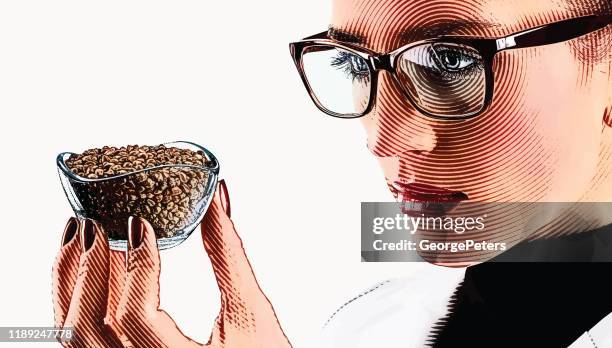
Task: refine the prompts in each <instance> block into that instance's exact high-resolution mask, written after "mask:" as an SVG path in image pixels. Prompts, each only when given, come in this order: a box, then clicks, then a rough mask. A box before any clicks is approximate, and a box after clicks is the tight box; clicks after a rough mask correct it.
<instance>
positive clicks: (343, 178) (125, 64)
mask: <svg viewBox="0 0 612 348" xmlns="http://www.w3.org/2000/svg"><path fill="white" fill-rule="evenodd" d="M330 10H331V1H330V0H309V1H299V2H298V1H286V0H284V1H283V0H277V1H266V2H261V1H241V2H232V1H163V2H161V1H151V0H148V1H104V2H101V1H100V2H89V1H28V0H20V1H16V0H15V1H2V2H1V3H0V120H1V122H2V126H1V127H0V128H1V130H0V132H1V136H0V141H1V144H0V145H1V147H0V149H1V151H2V160H3V162H2V163H3V164H2V170H1V171H0V176H1V178H0V185H2V186H1V191H0V193H1V199H0V208H1V210H0V211H1V214H2V215H1V217H2V227H1V232H0V233H1V234H2V235H1V241H2V244H0V267H1V268H0V269H1V271H2V274H1V277H2V282H1V284H0V326H17V325H23V326H43V325H45V326H46V325H52V322H53V313H52V303H51V267H52V264H53V260H54V258H55V255H56V253H57V251H58V248H59V245H60V238H61V233H62V229H63V227H64V225H65V223H66V220H67V218H68V216H70V215H71V214H72V211H71V209H70V207H69V205H68V202H67V200H66V198H65V197H64V193H63V191H62V189H61V187H60V183H59V179H58V177H57V172H56V167H55V156H56V155H57V154H58V153H59V152H62V151H75V152H80V151H82V150H85V149H87V148H90V147H97V146H102V145H106V144H114V145H123V144H128V143H129V144H158V143H162V142H166V141H172V140H190V141H194V142H196V143H199V144H202V145H204V146H206V147H208V148H209V149H210V150H212V151H213V153H215V154H216V155H217V157H218V158H219V159H220V162H221V175H222V177H224V178H225V179H226V180H227V184H228V188H229V191H230V197H231V203H232V208H233V219H234V221H235V223H236V225H237V228H238V229H239V232H240V234H241V236H242V238H243V240H244V244H245V246H246V249H247V253H248V255H249V257H250V260H251V263H252V265H253V266H254V269H255V271H256V273H257V276H258V279H259V281H260V283H261V286H262V288H263V289H264V290H265V292H266V293H267V295H268V296H269V297H270V298H271V300H272V302H273V304H274V306H275V308H276V310H277V314H278V316H279V318H280V320H281V322H282V325H283V328H284V329H285V332H286V334H287V335H288V336H289V338H290V339H291V341H292V343H293V344H294V346H296V347H308V346H311V345H312V342H314V340H315V339H316V337H317V335H318V334H319V332H320V330H321V327H322V325H323V324H324V322H325V321H326V320H327V318H328V317H329V315H330V314H331V313H333V312H334V311H335V310H336V309H337V308H338V307H339V306H340V305H341V304H342V303H344V302H345V301H346V300H347V299H349V298H350V297H352V296H354V295H356V294H357V293H358V292H360V291H361V290H364V289H365V288H367V287H369V286H370V285H372V284H374V283H376V282H378V281H380V280H383V279H387V278H389V277H395V276H400V275H405V274H409V273H411V272H412V271H414V270H415V269H416V268H420V267H425V266H424V265H416V264H411V265H409V264H365V263H361V262H360V254H359V250H360V248H359V243H360V238H359V217H360V214H359V207H360V202H361V201H387V200H390V199H392V197H391V196H390V194H389V193H388V192H387V189H386V187H385V184H384V179H383V176H382V173H381V171H380V170H379V169H378V166H377V163H376V161H375V160H374V158H373V157H372V156H371V155H370V154H369V152H368V150H367V149H366V146H365V136H364V132H363V131H362V129H361V125H360V123H359V121H350V120H338V119H333V118H330V117H325V116H324V115H323V114H322V113H320V112H318V110H316V109H315V107H314V105H312V104H311V102H310V100H309V98H308V97H307V94H306V92H305V90H304V88H303V86H302V84H301V81H300V80H299V77H298V75H297V73H296V71H295V68H294V66H293V62H292V61H291V59H290V55H289V50H288V43H289V42H290V41H293V40H297V39H300V38H301V37H304V36H307V35H310V34H314V33H317V32H320V31H322V30H325V29H326V28H327V26H328V22H329V17H330V12H331V11H330ZM161 292H162V294H161V295H162V306H163V308H164V309H166V310H167V311H168V312H169V313H171V315H172V316H173V317H174V319H175V320H176V321H177V323H178V325H179V326H180V327H181V328H182V329H183V331H184V332H185V333H187V334H188V335H190V336H191V337H193V338H194V339H196V340H199V341H201V342H205V341H207V339H208V337H209V335H210V328H211V326H212V323H213V319H214V317H215V316H216V314H217V311H218V305H219V304H218V302H219V301H218V298H219V294H218V290H217V288H216V284H215V282H214V278H213V275H212V272H211V268H210V264H209V261H208V258H207V257H206V255H205V253H204V251H203V247H202V245H201V237H200V235H199V234H198V233H194V234H193V235H192V236H191V237H190V238H189V239H188V240H187V241H186V242H185V243H184V244H182V245H181V246H179V247H177V248H175V249H172V250H169V251H164V252H163V253H162V279H161ZM49 345H51V346H54V344H49ZM40 346H42V345H40Z"/></svg>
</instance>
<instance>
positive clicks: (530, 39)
mask: <svg viewBox="0 0 612 348" xmlns="http://www.w3.org/2000/svg"><path fill="white" fill-rule="evenodd" d="M610 23H612V14H607V15H592V16H585V17H579V18H575V19H568V20H565V21H561V22H557V23H552V24H548V25H543V26H540V27H537V28H534V29H530V30H525V31H523V32H520V33H518V34H514V35H510V36H506V37H503V38H500V39H497V40H496V44H497V50H498V51H503V50H506V49H514V48H526V47H534V46H541V45H550V44H555V43H559V42H563V41H567V40H571V39H575V38H577V37H580V36H582V35H586V34H588V33H591V32H593V31H596V30H599V29H602V28H605V27H606V26H608V25H609V24H610Z"/></svg>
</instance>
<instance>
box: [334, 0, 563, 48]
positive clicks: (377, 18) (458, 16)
mask: <svg viewBox="0 0 612 348" xmlns="http://www.w3.org/2000/svg"><path fill="white" fill-rule="evenodd" d="M570 17H571V9H570V8H569V6H568V3H567V0H537V1H535V0H333V14H332V22H331V28H332V31H333V30H334V29H337V30H338V32H340V33H343V34H350V35H348V36H347V35H345V36H344V37H349V38H350V37H353V38H356V39H358V40H359V41H361V42H360V43H361V44H363V45H364V46H366V47H368V48H370V49H373V50H376V51H389V50H392V49H394V48H397V47H399V46H401V45H402V44H403V43H404V42H403V41H406V40H419V39H423V38H427V37H432V36H439V35H471V36H482V37H495V36H503V35H509V34H511V33H514V32H517V31H519V30H523V29H528V28H533V27H535V26H538V25H542V24H546V23H550V22H554V21H557V20H561V19H565V18H570Z"/></svg>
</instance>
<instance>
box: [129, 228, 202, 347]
mask: <svg viewBox="0 0 612 348" xmlns="http://www.w3.org/2000/svg"><path fill="white" fill-rule="evenodd" d="M160 269H161V268H160V259H159V251H158V249H157V241H156V239H155V232H154V230H153V227H152V226H151V225H150V224H149V223H148V222H147V221H146V220H144V219H141V218H138V217H132V218H130V221H129V231H128V264H127V277H126V282H125V286H124V289H123V294H122V296H121V300H120V302H119V306H118V308H117V322H118V323H119V326H120V331H121V332H122V334H123V335H125V336H126V339H127V340H128V341H129V342H131V343H132V344H133V345H134V346H135V347H160V346H168V347H190V346H197V345H198V344H197V343H195V342H194V341H192V340H190V339H189V338H188V337H186V336H185V335H184V334H183V333H182V332H181V331H180V330H179V329H178V327H177V326H176V324H175V323H174V321H173V320H172V318H170V316H169V315H168V314H167V313H166V312H164V311H160V310H159V274H160Z"/></svg>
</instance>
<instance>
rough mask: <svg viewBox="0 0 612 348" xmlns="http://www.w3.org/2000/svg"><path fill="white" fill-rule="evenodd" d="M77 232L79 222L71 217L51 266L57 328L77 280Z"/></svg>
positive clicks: (78, 252) (78, 250)
mask: <svg viewBox="0 0 612 348" xmlns="http://www.w3.org/2000/svg"><path fill="white" fill-rule="evenodd" d="M78 230H79V220H77V219H76V218H74V217H71V218H70V219H69V220H68V223H66V227H65V228H64V233H63V235H62V246H61V248H60V250H59V253H58V254H57V258H56V259H55V264H54V265H53V313H54V316H55V318H54V319H55V327H57V328H61V327H63V325H64V321H65V320H66V314H67V313H68V307H69V306H70V298H71V297H72V291H73V289H74V284H75V283H76V279H77V271H78V269H79V257H80V255H81V248H80V244H79V239H78V238H77V236H78Z"/></svg>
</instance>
